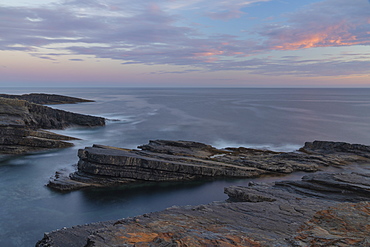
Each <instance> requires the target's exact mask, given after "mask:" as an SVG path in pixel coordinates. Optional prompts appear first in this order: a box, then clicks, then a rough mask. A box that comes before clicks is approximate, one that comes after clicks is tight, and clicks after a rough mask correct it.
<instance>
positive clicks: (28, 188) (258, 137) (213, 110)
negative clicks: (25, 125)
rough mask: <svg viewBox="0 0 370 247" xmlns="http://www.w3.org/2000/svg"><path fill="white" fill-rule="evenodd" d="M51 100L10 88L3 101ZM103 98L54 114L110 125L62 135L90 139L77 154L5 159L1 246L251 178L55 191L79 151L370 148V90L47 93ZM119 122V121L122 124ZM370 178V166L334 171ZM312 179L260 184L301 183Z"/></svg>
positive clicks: (201, 199) (193, 201)
mask: <svg viewBox="0 0 370 247" xmlns="http://www.w3.org/2000/svg"><path fill="white" fill-rule="evenodd" d="M31 92H41V90H40V89H25V88H23V89H9V90H3V93H14V94H21V93H31ZM42 92H45V93H57V94H64V95H69V96H75V97H83V98H88V99H93V100H96V102H93V103H83V104H73V105H56V106H51V107H55V108H59V109H63V110H68V111H72V112H78V113H84V114H91V115H98V116H103V117H106V118H109V119H112V121H107V125H106V126H105V127H99V128H91V129H88V128H78V127H73V128H69V129H66V130H59V131H55V132H57V133H60V134H64V135H70V136H74V137H77V138H80V139H81V140H76V141H73V143H74V144H75V146H74V147H72V148H67V149H62V150H55V151H48V152H42V153H38V154H33V155H27V156H19V157H14V158H12V159H7V160H2V161H0V187H1V188H2V189H1V190H0V206H1V210H0V246H6V247H18V246H33V245H34V244H35V243H36V241H37V240H39V239H41V238H42V236H43V233H44V232H48V231H51V230H54V229H58V228H62V227H69V226H73V225H77V224H85V223H90V222H94V221H102V220H114V219H119V218H123V217H128V216H134V215H139V214H143V213H148V212H153V211H158V210H163V209H165V208H167V207H170V206H173V205H198V204H206V203H209V202H212V201H222V200H225V199H226V198H227V196H226V195H225V194H224V193H223V189H224V187H226V186H230V185H247V184H248V183H249V182H250V181H251V179H241V180H211V181H197V182H182V183H155V184H151V185H150V186H148V185H136V186H133V187H119V188H110V189H89V190H81V191H75V192H71V193H58V192H55V191H51V190H49V189H48V188H47V187H45V184H46V183H47V181H48V179H49V178H50V177H51V176H52V175H54V173H55V171H57V170H59V169H67V170H68V171H73V169H74V167H73V165H74V164H75V163H76V162H77V161H78V157H77V150H78V149H79V148H84V147H85V146H91V145H92V144H94V143H97V144H103V145H109V146H117V147H125V148H136V147H137V146H138V145H142V144H145V143H147V142H148V140H152V139H170V140H191V141H200V142H204V143H207V144H212V145H215V146H216V147H219V148H224V147H231V146H234V147H238V146H244V147H254V148H263V149H273V150H276V151H294V150H297V149H298V148H299V147H301V146H303V144H304V142H305V141H313V140H315V139H319V140H334V141H346V142H352V143H362V144H370V125H369V123H370V90H369V89H86V88H84V89H66V88H63V89H55V88H54V89H43V90H42ZM113 120H117V121H113ZM327 169H329V170H330V171H340V172H351V171H360V172H369V165H357V166H356V165H354V166H349V167H345V168H343V169H341V168H327ZM303 175H305V173H295V174H290V175H287V176H284V177H268V176H265V177H262V178H257V179H253V181H257V182H272V181H276V180H283V179H300V178H301V177H302V176H303Z"/></svg>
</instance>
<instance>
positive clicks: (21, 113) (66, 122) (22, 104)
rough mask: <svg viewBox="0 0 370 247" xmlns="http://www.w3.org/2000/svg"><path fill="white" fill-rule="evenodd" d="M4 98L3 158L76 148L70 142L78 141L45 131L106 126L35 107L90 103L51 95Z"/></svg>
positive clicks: (0, 114) (0, 105)
mask: <svg viewBox="0 0 370 247" xmlns="http://www.w3.org/2000/svg"><path fill="white" fill-rule="evenodd" d="M2 96H3V97H0V154H2V155H4V154H5V155H6V154H8V155H9V154H24V153H29V152H34V151H40V150H45V149H51V148H65V147H69V146H72V144H71V143H69V142H66V141H68V140H73V139H74V138H72V137H67V136H62V135H58V134H54V133H51V132H49V131H44V130H42V129H63V128H66V127H70V126H73V125H79V126H88V127H92V126H103V125H104V124H105V119H104V118H100V117H93V116H88V115H83V114H77V113H72V112H67V111H63V110H57V109H53V108H50V107H47V106H43V105H40V104H35V103H32V102H38V103H43V104H57V103H60V104H64V103H77V102H86V101H87V100H82V99H75V98H71V97H66V96H61V95H47V94H30V95H22V96H18V95H2ZM13 96H14V97H13ZM18 98H20V99H18ZM22 98H24V99H29V100H30V101H32V102H30V101H26V100H23V99H22Z"/></svg>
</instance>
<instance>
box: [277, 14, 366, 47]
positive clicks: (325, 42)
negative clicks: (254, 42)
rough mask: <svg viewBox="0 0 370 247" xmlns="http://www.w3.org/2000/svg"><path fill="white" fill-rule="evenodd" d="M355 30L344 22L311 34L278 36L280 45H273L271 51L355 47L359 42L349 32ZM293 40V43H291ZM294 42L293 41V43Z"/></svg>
mask: <svg viewBox="0 0 370 247" xmlns="http://www.w3.org/2000/svg"><path fill="white" fill-rule="evenodd" d="M353 28H355V27H354V25H353V24H352V25H350V24H348V23H346V22H345V21H342V22H341V23H338V24H336V25H332V26H328V27H325V29H324V30H320V31H318V32H313V33H302V31H301V33H297V34H296V33H295V32H293V31H291V32H289V34H288V35H284V34H282V35H280V36H279V37H278V42H282V43H283V44H281V45H274V46H273V49H276V50H298V49H306V48H314V47H331V46H349V45H357V44H360V43H361V42H360V41H358V39H357V36H356V35H354V34H352V33H351V32H350V30H351V29H353ZM291 40H293V41H291ZM294 40H295V41H294Z"/></svg>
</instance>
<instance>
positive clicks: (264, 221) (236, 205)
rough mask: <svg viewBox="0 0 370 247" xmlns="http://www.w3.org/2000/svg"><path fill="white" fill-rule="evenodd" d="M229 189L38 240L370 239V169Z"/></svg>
mask: <svg viewBox="0 0 370 247" xmlns="http://www.w3.org/2000/svg"><path fill="white" fill-rule="evenodd" d="M225 193H226V194H228V195H229V197H230V199H229V200H228V201H227V202H215V203H212V204H208V205H200V206H195V207H194V206H187V207H172V208H169V209H166V210H164V211H162V212H155V213H150V214H145V215H142V216H138V217H134V218H127V219H122V220H118V221H116V222H104V223H99V224H96V223H95V224H90V225H84V226H76V227H74V228H66V229H63V230H59V231H55V232H51V233H46V234H45V236H44V238H43V239H42V240H41V241H40V242H38V243H37V244H36V246H37V247H46V246H48V247H69V246H75V247H78V246H81V247H82V246H85V247H103V246H111V247H118V246H126V247H133V246H159V247H165V246H230V247H231V246H254V247H257V246H266V247H267V246H269V247H271V246H348V247H349V246H370V223H369V222H370V202H368V201H369V200H370V174H357V173H352V174H313V175H309V176H306V177H304V178H303V179H302V181H294V182H288V181H285V182H279V183H272V184H262V183H261V184H256V183H250V185H249V186H248V187H240V186H232V187H229V188H226V189H225ZM343 202H344V203H343ZM69 239H74V240H73V241H70V240H69Z"/></svg>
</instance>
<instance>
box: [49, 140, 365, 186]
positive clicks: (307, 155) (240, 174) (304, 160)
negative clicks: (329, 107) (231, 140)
mask: <svg viewBox="0 0 370 247" xmlns="http://www.w3.org/2000/svg"><path fill="white" fill-rule="evenodd" d="M333 145H334V146H335V145H336V146H341V147H342V146H343V147H342V148H341V149H340V150H338V151H336V150H334V149H333V148H332V146H333ZM325 147H326V149H325ZM139 148H140V149H141V150H128V149H122V148H114V147H108V146H101V145H94V146H93V147H86V148H85V149H81V150H79V152H78V156H79V158H80V160H79V162H78V171H77V172H75V173H73V174H70V175H67V176H63V175H62V174H61V173H57V174H56V176H55V178H54V179H52V180H51V181H50V182H49V184H48V186H49V187H51V188H54V189H56V190H60V191H68V190H75V189H80V188H85V187H91V186H92V187H97V186H98V187H102V186H113V185H118V184H125V183H133V182H159V181H181V180H191V179H201V178H202V179H204V178H219V177H228V178H250V177H257V176H261V175H267V174H287V173H291V172H294V171H305V172H314V171H318V170H319V169H320V167H322V166H342V165H346V164H350V163H353V162H357V163H364V162H369V161H370V159H369V154H370V152H369V150H368V148H369V147H367V146H364V145H356V144H355V145H353V144H348V143H333V142H322V141H315V142H313V143H306V144H305V146H304V147H303V148H301V149H300V152H289V153H281V152H273V151H268V150H256V149H248V148H243V147H240V148H227V149H217V148H214V147H212V146H210V145H206V144H203V143H198V142H189V141H166V140H156V141H150V142H149V144H147V145H143V146H140V147H139Z"/></svg>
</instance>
